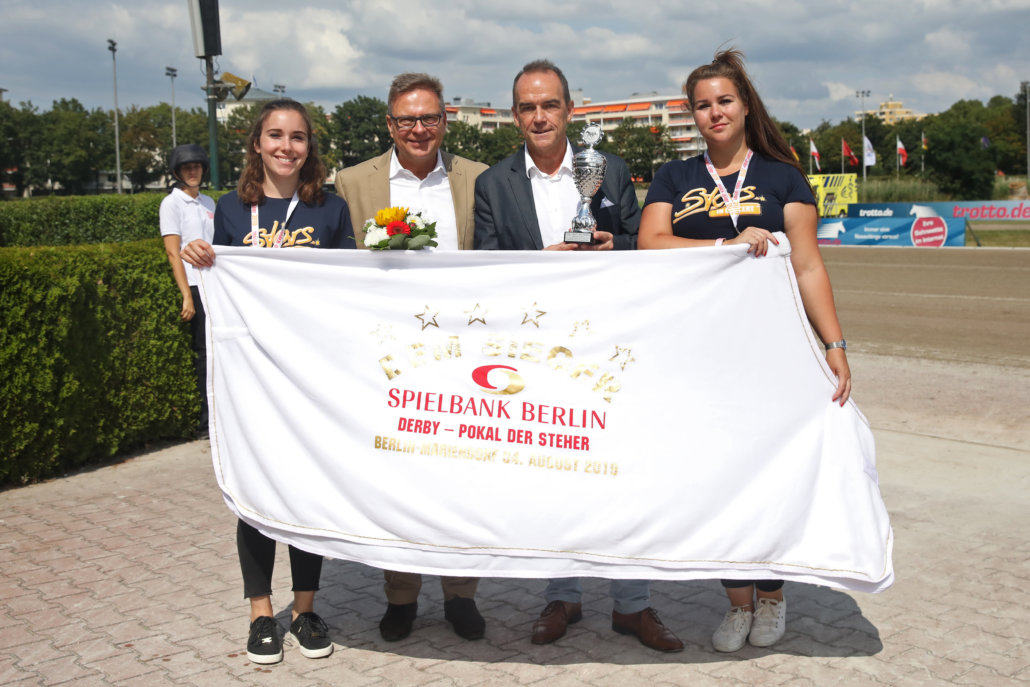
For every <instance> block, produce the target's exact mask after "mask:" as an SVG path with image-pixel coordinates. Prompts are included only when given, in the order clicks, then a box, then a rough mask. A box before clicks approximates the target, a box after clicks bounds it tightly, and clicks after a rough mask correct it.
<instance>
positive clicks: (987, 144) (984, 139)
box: [980, 136, 991, 150]
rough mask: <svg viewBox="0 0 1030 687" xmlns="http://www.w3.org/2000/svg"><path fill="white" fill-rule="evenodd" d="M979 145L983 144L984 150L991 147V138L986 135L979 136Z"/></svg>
mask: <svg viewBox="0 0 1030 687" xmlns="http://www.w3.org/2000/svg"><path fill="white" fill-rule="evenodd" d="M980 145H981V146H983V149H984V150H987V149H988V148H990V147H991V139H989V138H987V137H986V136H983V137H981V138H980Z"/></svg>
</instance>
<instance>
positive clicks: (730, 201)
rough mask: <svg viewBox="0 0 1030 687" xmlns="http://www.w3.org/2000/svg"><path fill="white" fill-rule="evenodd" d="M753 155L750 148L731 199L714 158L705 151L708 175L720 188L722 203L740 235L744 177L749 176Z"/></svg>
mask: <svg viewBox="0 0 1030 687" xmlns="http://www.w3.org/2000/svg"><path fill="white" fill-rule="evenodd" d="M753 154H754V153H752V152H751V149H750V148H749V149H748V151H747V155H745V156H744V164H742V165H741V166H740V173H739V174H737V183H736V185H734V187H733V196H732V197H731V196H730V194H729V192H727V191H726V186H725V184H723V183H722V179H720V178H719V174H718V172H716V171H715V165H713V164H712V158H710V157H708V151H707V150H706V151H705V167H707V168H708V173H709V174H710V175H711V176H712V180H713V181H714V182H715V185H716V186H718V187H719V195H721V196H722V202H723V204H725V205H726V211H727V212H729V213H730V221H732V222H733V229H734V230H735V231H736V232H737V233H738V234H739V233H740V229H737V219H738V218H739V217H740V189H742V188H744V177H745V176H747V168H748V165H750V164H751V156H752V155H753Z"/></svg>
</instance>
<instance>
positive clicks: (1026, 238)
mask: <svg viewBox="0 0 1030 687" xmlns="http://www.w3.org/2000/svg"><path fill="white" fill-rule="evenodd" d="M973 231H975V232H976V237H977V238H978V239H980V245H981V246H983V247H984V248H1030V229H977V228H976V227H975V226H974V227H973ZM966 245H967V246H975V245H976V241H975V240H974V239H973V235H972V233H971V232H970V231H969V229H966Z"/></svg>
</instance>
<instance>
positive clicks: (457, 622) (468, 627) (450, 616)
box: [443, 596, 486, 639]
mask: <svg viewBox="0 0 1030 687" xmlns="http://www.w3.org/2000/svg"><path fill="white" fill-rule="evenodd" d="M443 617H444V618H446V619H447V620H448V622H450V623H451V625H453V626H454V633H455V634H456V635H458V636H459V637H461V638H462V639H482V638H483V635H484V634H486V621H485V620H483V616H481V615H479V609H478V608H476V602H475V599H463V598H462V597H460V596H458V597H455V598H453V599H451V600H450V601H444V602H443Z"/></svg>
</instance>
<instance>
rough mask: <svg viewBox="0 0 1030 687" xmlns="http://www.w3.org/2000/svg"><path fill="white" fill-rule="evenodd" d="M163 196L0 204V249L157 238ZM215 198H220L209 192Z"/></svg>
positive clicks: (48, 200)
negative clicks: (159, 210) (1, 247)
mask: <svg viewBox="0 0 1030 687" xmlns="http://www.w3.org/2000/svg"><path fill="white" fill-rule="evenodd" d="M165 195H166V194H164V193H138V194H135V195H121V196H119V195H108V196H63V197H62V196H54V197H46V198H28V199H25V200H15V201H10V202H5V203H0V246H69V245H81V244H86V243H109V242H116V241H138V240H140V239H148V238H153V237H154V236H158V235H159V234H160V229H159V221H158V209H159V208H160V206H161V201H162V200H164V198H165ZM208 195H210V196H211V197H212V198H216V199H217V198H218V197H220V196H221V195H223V192H221V191H216V192H211V193H209V194H208Z"/></svg>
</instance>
